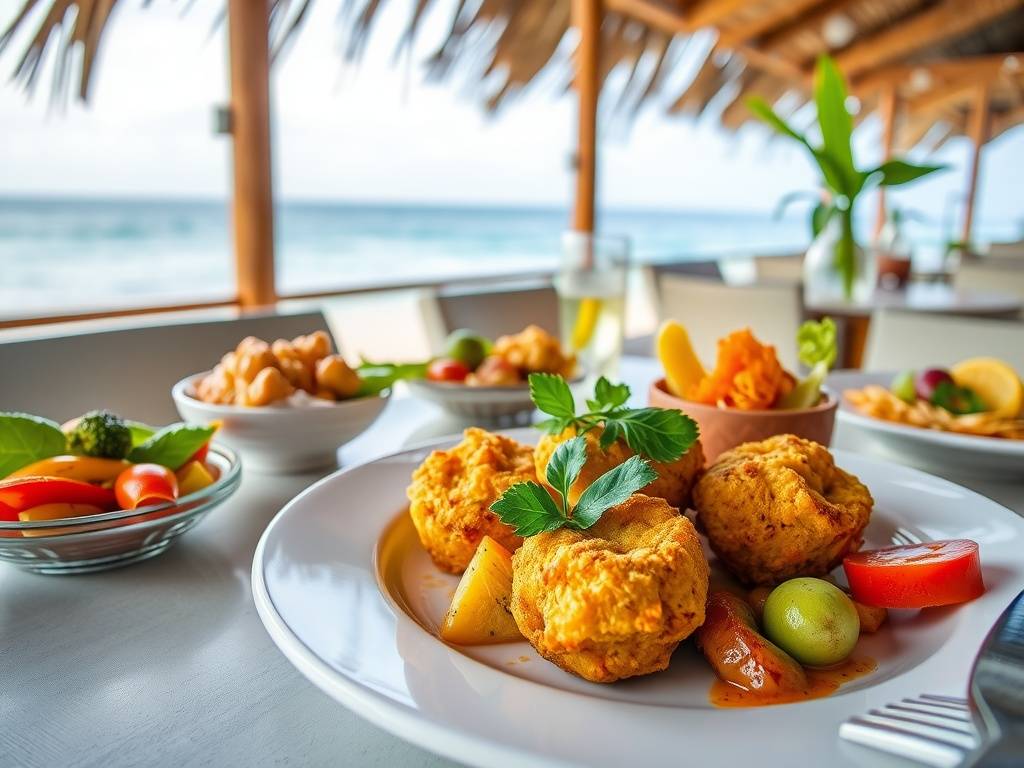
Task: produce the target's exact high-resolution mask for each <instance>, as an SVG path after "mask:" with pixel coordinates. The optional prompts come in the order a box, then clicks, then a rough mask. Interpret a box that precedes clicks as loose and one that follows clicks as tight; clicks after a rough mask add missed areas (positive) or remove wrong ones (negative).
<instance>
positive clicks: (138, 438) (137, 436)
mask: <svg viewBox="0 0 1024 768" xmlns="http://www.w3.org/2000/svg"><path fill="white" fill-rule="evenodd" d="M125 425H126V426H127V427H128V431H130V432H131V433H132V448H134V447H135V446H137V445H142V444H143V443H144V442H146V441H147V440H149V438H151V437H152V436H153V435H155V434H156V427H151V426H149V425H148V424H143V423H142V422H141V421H125Z"/></svg>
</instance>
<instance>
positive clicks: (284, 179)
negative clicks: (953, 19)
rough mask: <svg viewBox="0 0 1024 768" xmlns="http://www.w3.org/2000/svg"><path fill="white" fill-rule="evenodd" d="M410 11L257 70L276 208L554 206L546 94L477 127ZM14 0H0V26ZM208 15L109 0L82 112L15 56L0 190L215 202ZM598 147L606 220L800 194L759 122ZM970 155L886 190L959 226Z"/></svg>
mask: <svg viewBox="0 0 1024 768" xmlns="http://www.w3.org/2000/svg"><path fill="white" fill-rule="evenodd" d="M410 2H411V0H402V1H397V0H392V2H390V3H385V7H386V10H385V12H384V14H383V15H382V16H381V18H380V19H379V22H378V24H377V26H376V28H375V31H374V34H373V37H372V38H371V41H370V45H369V48H368V52H367V56H366V57H365V58H364V60H363V61H362V62H361V64H360V65H359V66H358V67H352V66H346V65H344V64H343V63H342V57H341V55H340V53H339V48H340V45H341V42H342V41H341V32H340V29H339V26H338V24H337V21H336V13H337V10H338V8H339V7H340V5H341V0H316V2H314V6H313V11H312V13H311V15H310V17H309V18H308V20H307V23H306V24H305V27H304V29H303V30H302V32H301V33H300V35H299V37H298V39H297V40H296V41H295V45H293V47H292V48H291V50H290V51H289V52H288V54H287V56H286V57H285V58H284V60H283V61H281V62H280V63H279V65H278V66H277V67H276V68H275V71H274V73H273V82H272V102H273V109H274V124H273V134H274V144H275V146H274V153H275V154H274V174H275V185H276V192H277V194H278V196H279V197H280V198H282V199H316V200H347V201H403V202H404V201H410V202H421V201H429V202H435V203H471V204H487V205H492V204H526V205H544V206H546V205H554V206H565V205H568V203H569V200H570V196H571V188H572V187H571V183H572V179H571V176H570V174H569V171H568V157H569V153H570V150H571V148H572V146H573V140H572V139H573V132H574V104H573V101H572V99H571V98H570V97H568V96H566V95H564V94H562V93H560V92H559V91H558V90H557V89H555V88H553V87H551V86H550V85H549V86H548V87H540V88H537V89H535V90H534V91H533V92H529V93H527V94H526V95H525V96H524V97H522V98H520V99H519V100H517V101H516V102H515V103H513V104H510V105H509V106H507V107H506V108H505V110H504V111H503V112H502V113H501V114H500V115H499V116H498V117H491V116H488V115H486V114H485V113H484V111H483V110H482V108H481V107H480V105H479V103H478V102H476V101H475V100H474V99H473V97H472V95H471V94H468V93H467V92H466V91H467V89H466V88H465V87H464V84H460V83H459V82H457V81H456V82H450V83H444V84H440V85H427V84H425V83H424V82H423V78H422V71H421V69H420V68H419V67H418V63H419V62H420V61H422V58H423V53H424V52H426V51H428V50H430V48H431V43H432V42H435V41H436V40H437V39H438V36H439V35H440V34H441V31H442V30H443V29H444V27H445V25H446V24H447V23H448V17H447V13H449V12H450V9H451V8H452V7H453V5H452V4H449V3H445V2H443V0H442V2H441V3H440V5H439V6H438V8H437V10H436V11H435V12H433V13H432V14H431V15H430V16H429V17H428V19H427V23H426V24H425V26H424V28H423V32H422V35H421V39H420V44H419V45H418V48H417V50H416V51H415V52H414V54H413V56H412V57H411V58H410V59H409V60H407V61H405V62H404V63H401V62H400V63H399V64H398V65H397V66H396V65H394V64H393V59H392V53H393V51H394V47H395V44H396V43H397V41H398V39H399V36H400V32H401V29H402V24H403V22H404V18H405V15H406V14H407V12H408V9H409V6H410ZM21 3H22V0H0V27H2V26H4V25H6V22H7V20H8V19H10V18H11V17H12V16H13V14H14V13H15V11H16V10H17V9H18V8H19V7H20V5H21ZM185 6H190V8H189V10H188V11H187V12H185V11H183V8H184V7H185ZM222 7H223V3H222V2H221V0H193V2H191V3H185V2H182V0H177V2H174V1H172V0H153V2H152V3H151V5H150V7H149V8H143V7H142V0H121V2H120V3H119V4H118V8H117V10H116V11H115V15H114V18H113V20H112V23H111V26H110V27H109V28H108V30H107V39H106V44H105V48H104V49H103V51H102V53H101V57H100V61H99V65H98V71H97V76H96V80H95V81H94V97H93V100H92V101H91V102H90V103H89V104H88V105H87V106H84V107H83V106H82V105H80V104H78V103H73V104H71V106H70V107H69V108H68V109H66V110H58V109H54V108H52V106H51V105H50V103H49V98H48V96H49V91H48V85H49V80H48V77H44V78H43V80H42V81H41V83H40V87H39V88H38V90H37V93H36V94H35V96H34V97H32V98H26V96H25V94H24V93H23V92H22V91H21V90H19V89H18V88H16V87H15V86H14V85H13V84H12V83H11V82H9V80H8V73H10V72H12V71H13V69H14V67H15V64H16V62H17V60H16V56H15V55H14V52H12V51H8V52H7V53H6V54H5V55H3V56H0V195H90V196H123V195H129V196H154V197H159V196H176V197H197V196H198V197H223V196H226V195H227V194H228V191H229V180H230V153H229V150H230V144H229V140H228V139H227V138H226V137H223V136H216V135H214V133H213V127H212V126H213V110H214V107H215V106H216V105H218V104H223V103H224V102H225V100H226V95H227V66H226V54H225V32H226V30H225V28H224V26H223V25H220V26H218V25H217V24H216V22H215V19H216V16H217V13H218V11H219V10H220V9H221V8H222ZM22 39H24V36H22ZM12 47H13V48H14V49H19V48H20V46H17V45H16V46H12ZM684 74H685V73H684ZM603 135H604V138H603V140H602V147H601V155H600V160H601V164H600V171H599V189H600V202H601V204H602V205H603V206H606V207H630V208H659V209H673V210H676V209H689V210H704V209H716V210H743V211H770V210H772V209H773V208H774V207H775V205H776V203H777V202H778V200H779V199H780V197H782V196H783V195H784V194H785V193H787V192H790V191H793V190H796V189H810V188H812V187H813V185H814V182H815V173H814V172H813V170H812V168H811V166H810V165H809V163H808V161H807V159H806V158H805V157H804V156H803V155H802V154H801V153H800V152H799V151H798V149H797V148H795V147H791V146H789V145H787V144H786V143H785V142H783V141H779V140H770V137H769V136H768V134H767V132H766V131H765V130H764V129H762V128H761V127H760V126H747V127H745V128H743V129H741V130H740V131H739V133H737V134H730V133H728V132H725V131H723V130H722V129H721V128H719V127H718V126H717V125H716V124H715V121H714V120H712V119H709V120H701V121H694V120H693V119H692V118H680V117H671V116H667V115H665V113H664V109H663V108H660V109H659V108H658V106H657V105H652V106H651V107H648V108H647V109H645V110H644V111H643V112H642V113H641V114H640V116H639V117H638V118H637V120H636V122H635V123H634V124H633V125H632V126H631V127H630V129H629V130H625V129H624V127H623V125H621V124H614V125H612V126H611V127H610V128H608V129H606V130H605V131H604V134H603ZM878 135H879V128H878V125H877V124H876V123H875V121H874V120H873V119H869V120H867V121H866V122H865V124H864V126H863V128H862V129H860V131H859V132H858V136H857V140H856V144H857V150H858V157H859V158H860V159H861V161H862V162H864V163H867V162H870V161H872V160H874V159H876V158H875V156H876V155H877V144H878ZM969 152H970V150H969V146H968V144H967V142H966V140H954V141H952V142H949V143H948V144H947V145H946V146H945V147H944V148H943V149H942V150H941V151H940V152H939V153H938V155H937V156H936V158H935V159H938V160H939V161H941V162H945V163H948V164H950V166H951V169H950V170H949V171H948V172H946V173H943V174H940V175H936V176H934V177H932V178H931V179H929V180H925V181H923V182H921V183H919V184H917V185H916V186H915V187H914V188H913V189H908V190H905V191H902V192H900V193H899V194H898V195H897V198H898V199H899V200H900V202H901V204H902V205H906V206H910V207H913V208H916V209H919V210H921V211H922V212H924V213H925V214H926V215H929V216H931V217H932V218H933V219H942V218H943V217H945V216H949V215H952V214H956V213H958V211H959V206H960V205H961V202H960V201H961V198H962V194H963V189H964V186H965V176H966V163H967V158H968V156H969ZM1022 168H1024V129H1022V128H1020V127H1018V128H1017V129H1015V130H1014V131H1011V132H1010V133H1009V134H1007V135H1004V137H1002V138H1000V139H998V140H997V141H995V142H993V143H992V144H990V145H989V147H988V148H987V149H986V151H985V153H984V160H983V166H982V175H981V188H980V201H979V203H980V212H981V217H982V218H983V219H984V220H985V221H990V222H1005V223H1012V224H1014V225H1016V222H1019V221H1020V220H1022V219H1024V206H1022V203H1021V200H1022V198H1021V196H1020V194H1019V189H1020V187H1019V174H1020V171H1021V169H1022Z"/></svg>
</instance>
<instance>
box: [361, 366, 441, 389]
mask: <svg viewBox="0 0 1024 768" xmlns="http://www.w3.org/2000/svg"><path fill="white" fill-rule="evenodd" d="M427 365H429V363H427V362H422V363H371V362H370V361H369V360H366V359H365V358H364V359H363V362H362V363H361V364H360V365H359V367H358V368H356V373H357V374H358V375H359V378H360V379H361V380H362V382H361V383H360V385H359V391H358V392H357V393H356V396H357V397H366V396H367V395H378V394H380V393H381V392H383V391H384V390H385V389H390V388H391V387H393V386H394V385H395V382H396V381H399V380H400V379H422V378H425V377H426V375H427Z"/></svg>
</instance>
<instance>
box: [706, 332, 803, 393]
mask: <svg viewBox="0 0 1024 768" xmlns="http://www.w3.org/2000/svg"><path fill="white" fill-rule="evenodd" d="M793 385H794V380H793V377H792V376H791V375H790V374H789V373H787V372H786V371H785V370H783V368H782V365H781V364H780V363H779V358H778V357H777V356H776V354H775V347H773V346H772V345H770V344H762V343H761V342H759V341H758V340H757V339H756V338H754V334H752V333H751V332H750V329H749V328H744V329H743V330H741V331H735V332H734V333H731V334H729V335H728V336H726V337H725V338H724V339H720V340H719V342H718V361H717V362H716V364H715V369H714V370H713V371H712V372H711V373H709V374H708V375H706V376H705V377H704V378H703V379H701V380H700V382H698V383H697V384H696V385H694V386H693V387H692V388H691V389H690V391H689V392H688V393H687V399H689V400H693V401H695V402H698V403H707V404H708V405H716V404H718V405H722V406H725V407H728V408H739V409H741V410H745V411H753V410H763V409H766V408H771V407H772V404H773V403H774V402H775V401H776V400H777V399H778V398H779V397H781V396H782V395H784V394H785V393H786V392H788V391H789V390H791V389H792V388H793Z"/></svg>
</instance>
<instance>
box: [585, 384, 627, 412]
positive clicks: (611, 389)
mask: <svg viewBox="0 0 1024 768" xmlns="http://www.w3.org/2000/svg"><path fill="white" fill-rule="evenodd" d="M627 400H629V386H628V385H627V384H612V383H611V382H610V381H608V379H606V378H605V377H604V376H602V377H601V378H599V379H598V380H597V384H595V385H594V399H593V400H587V407H588V408H590V410H591V411H610V410H612V409H613V408H618V407H620V406H623V405H625V404H626V401H627Z"/></svg>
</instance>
